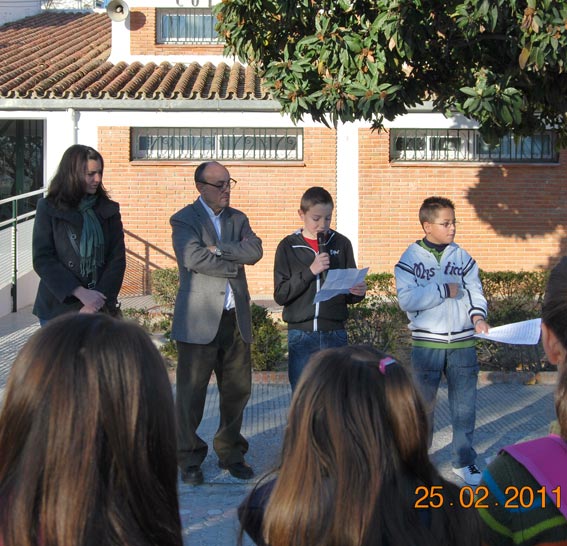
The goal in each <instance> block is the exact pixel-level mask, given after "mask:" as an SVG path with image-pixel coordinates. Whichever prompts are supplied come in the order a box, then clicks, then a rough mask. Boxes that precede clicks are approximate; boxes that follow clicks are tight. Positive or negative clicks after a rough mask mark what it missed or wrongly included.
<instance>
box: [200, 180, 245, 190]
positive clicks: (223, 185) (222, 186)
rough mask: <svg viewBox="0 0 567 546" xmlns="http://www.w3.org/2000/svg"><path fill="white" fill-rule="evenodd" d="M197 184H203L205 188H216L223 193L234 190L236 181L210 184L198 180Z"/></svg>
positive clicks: (221, 181) (220, 181)
mask: <svg viewBox="0 0 567 546" xmlns="http://www.w3.org/2000/svg"><path fill="white" fill-rule="evenodd" d="M198 183H199V184H205V186H212V187H213V188H216V189H217V190H219V191H224V190H226V189H228V188H230V189H232V188H234V186H236V184H238V181H237V180H235V179H234V178H229V179H228V180H219V181H218V182H217V183H216V184H211V183H210V182H205V181H204V180H199V182H198Z"/></svg>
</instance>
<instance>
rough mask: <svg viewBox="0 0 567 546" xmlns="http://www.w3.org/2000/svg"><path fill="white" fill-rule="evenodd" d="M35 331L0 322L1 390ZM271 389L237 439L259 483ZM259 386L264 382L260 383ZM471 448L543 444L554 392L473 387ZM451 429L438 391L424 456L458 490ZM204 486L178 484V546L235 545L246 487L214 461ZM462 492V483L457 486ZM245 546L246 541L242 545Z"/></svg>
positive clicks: (262, 393)
mask: <svg viewBox="0 0 567 546" xmlns="http://www.w3.org/2000/svg"><path fill="white" fill-rule="evenodd" d="M37 327H38V325H37V321H36V319H35V317H33V316H32V315H31V311H30V309H29V308H26V309H24V310H23V311H20V312H18V313H16V314H12V315H8V316H6V317H3V318H0V389H1V390H3V389H4V386H5V383H6V377H7V375H8V373H9V369H10V366H11V364H12V361H13V358H14V356H15V355H16V354H17V351H18V350H19V349H20V348H21V346H22V345H23V344H24V343H25V341H26V339H27V338H28V337H29V335H30V334H31V333H32V332H33V331H34V330H35V329H36V328H37ZM269 377H272V382H268V383H266V382H258V380H259V376H256V378H255V379H256V380H255V382H254V385H253V389H252V397H251V400H250V403H249V405H248V407H247V409H246V412H245V416H244V430H243V433H244V435H245V436H246V437H247V438H248V439H249V441H250V451H249V454H248V456H247V460H248V461H249V462H250V464H251V465H252V466H253V467H254V468H255V470H256V472H257V474H258V475H261V474H262V473H264V472H267V471H268V470H269V469H270V468H271V467H273V466H274V465H275V464H276V463H277V460H278V454H279V449H280V446H281V441H282V435H283V431H284V427H285V423H286V417H287V411H288V408H289V401H290V389H289V386H288V384H287V382H286V381H285V377H283V378H282V375H281V374H274V375H272V376H269ZM262 379H265V376H264V377H263V378H262ZM477 408H478V409H477V426H476V432H475V447H476V449H477V452H478V455H479V458H478V463H479V466H480V467H481V468H484V467H485V466H486V459H487V458H489V457H492V456H494V455H496V453H497V452H498V449H499V448H500V447H501V446H503V445H506V444H510V443H515V442H519V441H522V440H528V439H532V438H536V437H538V436H543V435H545V434H546V433H547V429H548V425H549V423H550V421H552V420H553V419H554V406H553V386H549V385H529V386H528V385H522V384H514V383H492V384H483V385H482V386H480V387H479V391H478V403H477ZM217 426H218V393H217V390H216V385H213V384H211V385H210V387H209V395H208V397H207V404H206V407H205V415H204V418H203V422H202V424H201V427H200V429H199V434H200V435H201V436H202V437H203V438H204V439H205V440H206V441H207V442H208V443H209V445H210V444H211V441H212V438H213V435H214V432H215V430H216V428H217ZM450 440H451V427H450V420H449V412H448V403H447V389H446V387H444V386H443V387H442V388H441V390H440V395H439V402H438V408H437V412H436V422H435V436H434V439H433V447H432V449H431V456H432V459H433V461H434V463H435V464H436V465H437V467H438V468H439V470H440V471H441V473H442V474H443V475H444V476H445V477H446V478H448V479H450V480H453V479H454V481H456V482H457V483H459V480H458V478H456V476H454V475H453V474H452V472H451V463H450ZM203 472H204V474H205V483H204V484H203V485H202V486H199V487H192V486H188V485H185V484H183V483H182V482H181V481H180V482H179V494H180V504H181V518H182V522H183V532H184V536H185V544H187V545H188V544H191V545H192V546H197V545H207V546H225V545H231V544H235V543H236V538H237V533H238V524H237V520H236V507H237V506H238V504H239V503H240V502H241V500H242V499H243V498H244V496H245V495H246V493H247V491H248V490H249V489H250V487H251V486H252V483H247V482H241V481H239V480H236V479H235V478H233V477H232V476H230V474H228V472H227V471H223V470H220V469H219V468H218V467H217V459H216V457H215V455H214V453H209V455H208V457H207V459H206V460H205V462H204V464H203ZM460 484H461V485H462V482H460ZM244 543H245V544H246V545H250V544H251V542H250V541H245V542H244Z"/></svg>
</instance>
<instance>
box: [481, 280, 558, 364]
mask: <svg viewBox="0 0 567 546" xmlns="http://www.w3.org/2000/svg"><path fill="white" fill-rule="evenodd" d="M548 277H549V272H548V271H518V272H515V271H495V272H490V273H489V272H486V271H481V272H480V279H481V281H482V287H483V289H484V295H485V297H486V300H487V302H488V317H487V320H488V323H489V324H490V325H491V326H500V325H502V324H508V323H511V322H520V321H523V320H529V319H534V318H538V317H541V304H542V302H543V297H544V294H545V286H546V284H547V279H548ZM478 355H479V361H480V364H481V367H483V368H484V369H498V370H527V371H539V370H542V369H546V366H547V364H546V363H545V362H544V361H543V359H544V356H545V355H544V352H543V347H542V346H541V342H540V343H539V344H538V345H508V344H503V343H491V342H488V341H483V342H482V343H480V344H479V345H478Z"/></svg>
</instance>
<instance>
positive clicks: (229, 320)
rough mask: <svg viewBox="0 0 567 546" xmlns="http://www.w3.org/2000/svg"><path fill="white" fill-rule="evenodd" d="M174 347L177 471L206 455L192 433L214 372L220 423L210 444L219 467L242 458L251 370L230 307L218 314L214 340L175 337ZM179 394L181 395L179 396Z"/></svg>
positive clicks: (198, 462)
mask: <svg viewBox="0 0 567 546" xmlns="http://www.w3.org/2000/svg"><path fill="white" fill-rule="evenodd" d="M196 320H198V318H196ZM177 349H178V353H179V359H178V364H177V387H176V388H177V396H176V410H177V420H178V426H177V430H178V432H177V442H178V447H177V450H178V460H179V461H178V462H179V466H180V467H181V468H182V469H187V468H188V467H190V466H200V465H201V463H202V462H203V461H204V459H205V457H206V456H207V450H208V448H207V444H206V442H204V441H203V440H202V439H201V438H200V437H199V436H198V435H197V428H198V427H199V424H200V423H201V420H202V418H203V411H204V408H205V399H206V396H207V387H208V384H209V379H210V377H211V374H212V372H213V371H214V372H215V375H216V378H217V387H218V390H219V398H220V404H219V405H220V423H219V428H218V430H217V432H216V434H215V438H214V441H213V447H214V450H215V452H216V453H217V455H218V458H219V461H221V462H222V463H223V464H224V465H230V464H233V463H237V462H243V461H244V454H245V453H246V452H247V451H248V442H247V440H246V439H245V438H244V437H243V436H242V435H241V434H240V429H241V426H242V418H243V414H244V408H245V407H246V404H247V402H248V399H249V398H250V393H251V389H252V371H251V367H250V344H249V343H245V342H244V341H243V340H242V337H241V336H240V331H239V329H238V325H237V323H236V313H235V311H234V309H231V310H229V311H226V310H225V311H224V312H223V314H222V317H221V321H220V325H219V329H218V332H217V334H216V336H215V338H214V339H213V341H211V342H210V343H208V344H206V345H200V344H193V343H184V342H181V341H178V342H177ZM180 393H183V395H182V396H180V395H179V394H180Z"/></svg>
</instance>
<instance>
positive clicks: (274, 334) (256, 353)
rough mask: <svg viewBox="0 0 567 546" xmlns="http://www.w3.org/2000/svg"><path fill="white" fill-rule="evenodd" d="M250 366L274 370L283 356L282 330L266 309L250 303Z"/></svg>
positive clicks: (259, 369)
mask: <svg viewBox="0 0 567 546" xmlns="http://www.w3.org/2000/svg"><path fill="white" fill-rule="evenodd" d="M250 310H251V312H252V335H253V338H254V339H253V342H252V348H251V350H252V368H253V369H254V370H256V371H270V370H274V369H275V368H276V367H277V365H278V364H279V363H280V362H281V361H282V360H283V359H284V357H285V348H284V344H283V341H282V331H281V329H280V328H279V327H278V324H277V323H276V321H275V320H274V319H273V318H272V317H270V316H269V314H268V310H267V309H266V308H265V307H262V306H260V305H256V304H255V303H253V304H252V306H251V308H250Z"/></svg>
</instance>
